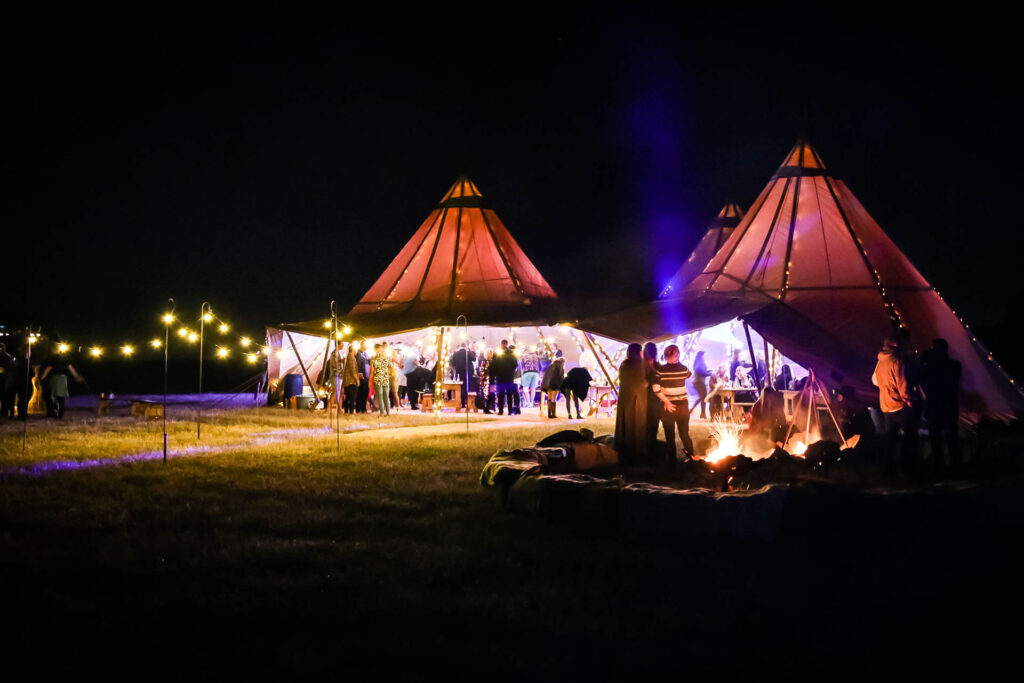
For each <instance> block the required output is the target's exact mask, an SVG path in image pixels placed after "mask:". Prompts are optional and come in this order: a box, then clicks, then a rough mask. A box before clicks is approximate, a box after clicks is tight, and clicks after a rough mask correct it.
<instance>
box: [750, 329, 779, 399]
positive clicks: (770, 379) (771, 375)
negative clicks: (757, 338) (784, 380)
mask: <svg viewBox="0 0 1024 683" xmlns="http://www.w3.org/2000/svg"><path fill="white" fill-rule="evenodd" d="M761 341H762V342H764V370H765V372H767V373H768V376H767V377H765V378H764V383H765V385H766V386H769V387H771V388H772V389H774V388H775V368H774V367H773V366H772V365H771V364H770V362H771V359H772V357H771V355H770V354H769V353H768V340H767V339H765V338H764V337H761ZM755 365H756V363H755Z"/></svg>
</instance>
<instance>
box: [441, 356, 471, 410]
mask: <svg viewBox="0 0 1024 683" xmlns="http://www.w3.org/2000/svg"><path fill="white" fill-rule="evenodd" d="M475 365H476V353H475V352H474V351H473V350H472V349H470V348H469V347H468V346H467V344H466V342H462V343H461V344H459V348H458V350H456V351H455V353H453V354H452V356H451V358H449V359H448V367H450V368H452V370H454V371H455V376H456V377H457V378H458V380H459V384H461V385H462V408H465V407H466V401H467V399H468V398H469V376H470V375H471V374H472V373H473V368H474V366H475Z"/></svg>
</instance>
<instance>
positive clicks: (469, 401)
mask: <svg viewBox="0 0 1024 683" xmlns="http://www.w3.org/2000/svg"><path fill="white" fill-rule="evenodd" d="M466 406H467V410H469V411H470V412H473V413H478V412H480V409H479V408H477V407H476V392H475V391H471V392H469V393H468V394H466ZM455 412H457V413H461V412H462V406H456V408H455Z"/></svg>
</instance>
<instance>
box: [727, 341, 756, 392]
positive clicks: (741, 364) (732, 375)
mask: <svg viewBox="0 0 1024 683" xmlns="http://www.w3.org/2000/svg"><path fill="white" fill-rule="evenodd" d="M752 367H754V364H753V363H751V362H750V361H745V360H740V350H739V349H733V352H732V362H731V363H729V381H730V382H732V383H733V384H735V383H736V374H737V372H736V371H737V370H738V369H739V368H752Z"/></svg>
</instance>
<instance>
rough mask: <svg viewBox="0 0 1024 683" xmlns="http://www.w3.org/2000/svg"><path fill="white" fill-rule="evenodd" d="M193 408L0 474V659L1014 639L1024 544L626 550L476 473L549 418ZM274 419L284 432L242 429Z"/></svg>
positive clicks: (317, 667)
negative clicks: (167, 448) (107, 461)
mask: <svg viewBox="0 0 1024 683" xmlns="http://www.w3.org/2000/svg"><path fill="white" fill-rule="evenodd" d="M208 419H209V427H208V428H204V435H203V443H204V444H205V443H207V442H209V443H210V444H216V445H218V446H221V447H224V450H222V451H217V452H210V453H208V454H205V455H203V456H202V457H180V458H173V459H171V460H170V461H169V462H168V463H166V464H164V463H162V462H159V461H154V462H133V463H128V464H123V465H118V466H104V467H90V468H84V469H79V470H76V471H65V472H54V473H51V474H48V475H45V476H24V475H8V476H6V477H4V478H3V480H2V481H0V581H2V585H3V586H4V588H5V592H4V599H3V606H2V612H0V616H2V619H0V621H2V624H3V630H4V633H3V641H2V642H3V643H4V646H5V650H6V652H8V653H9V656H10V657H19V658H23V659H25V660H26V661H31V662H32V663H33V665H34V666H35V667H36V670H37V671H40V672H41V671H43V670H46V669H50V668H61V669H68V670H71V671H73V672H82V671H84V670H85V669H86V668H93V667H99V668H100V669H101V670H102V671H104V672H106V673H108V674H110V675H117V676H119V675H120V674H125V673H127V674H130V675H133V677H139V676H145V677H150V676H151V675H158V676H162V675H164V674H169V673H172V672H174V673H184V674H186V675H202V676H204V677H205V676H211V677H212V676H219V677H230V678H232V679H237V678H239V677H241V676H243V675H253V676H258V677H260V678H263V677H269V676H279V675H285V674H287V673H289V672H291V673H298V674H300V675H306V676H313V675H316V676H318V677H326V676H331V677H332V678H342V677H346V676H356V677H358V679H360V680H362V679H365V678H369V677H370V676H373V677H374V678H381V677H383V678H385V679H393V678H395V677H397V676H398V675H399V674H405V675H410V674H411V675H417V676H420V677H426V676H427V675H428V672H443V673H444V674H445V675H446V676H454V677H458V678H470V677H472V678H483V679H487V678H502V679H504V678H512V677H515V678H518V679H523V678H524V677H525V678H535V679H542V680H543V679H548V678H555V677H563V678H564V677H565V676H573V677H577V676H583V675H586V676H593V677H599V678H606V677H611V676H615V677H620V676H623V675H630V674H633V675H637V674H639V675H644V674H652V673H655V672H659V673H661V672H665V671H666V670H668V671H670V672H672V673H676V674H678V675H679V676H686V675H693V674H695V673H702V674H704V675H709V674H713V675H716V676H720V675H723V674H724V675H728V674H729V673H739V672H750V671H754V672H768V671H769V670H772V669H778V668H781V669H787V670H791V671H811V670H816V671H833V672H835V671H836V669H835V667H836V666H837V663H839V664H842V666H843V668H842V669H841V671H842V672H843V673H850V672H851V671H854V670H860V669H866V670H871V671H875V670H877V669H879V668H882V667H891V666H892V662H894V661H899V662H902V663H903V664H905V665H909V666H914V667H915V668H916V670H917V671H923V670H926V669H927V668H929V664H930V665H935V664H937V663H941V662H946V663H947V665H952V663H953V661H954V660H956V661H957V662H959V661H960V660H961V659H963V657H962V655H964V654H965V652H967V653H970V652H973V649H974V648H978V647H985V648H986V653H987V654H986V655H985V657H982V658H979V660H978V661H977V662H976V663H977V664H978V665H979V666H980V665H982V664H984V665H986V666H987V665H994V664H996V663H998V662H999V661H1000V657H1001V655H1003V654H1005V655H1007V656H1009V655H1010V654H1012V652H1013V650H1012V648H1010V647H1009V644H1010V642H1011V641H1012V640H1013V639H1014V638H1016V635H1015V633H1016V632H1015V630H1013V629H1005V628H1003V626H1002V621H1003V620H1002V619H1001V618H1000V616H1005V615H1006V614H1007V613H1010V614H1012V613H1013V612H1014V610H1016V609H1019V608H1020V607H1021V593H1020V591H1019V588H1017V586H1018V584H1019V578H1018V577H1019V575H1020V570H1021V569H1022V563H1021V560H1020V558H1018V557H1017V552H1016V546H1017V545H1018V544H1019V539H991V538H987V537H981V536H979V537H977V538H973V539H971V538H962V537H957V538H956V539H950V541H949V542H948V543H934V542H932V541H925V540H922V539H914V538H907V539H897V540H896V542H894V541H893V539H885V540H884V541H882V540H880V541H879V543H878V544H872V545H869V546H867V547H865V546H864V545H863V543H861V544H859V545H857V546H855V547H851V546H850V545H849V544H847V543H844V541H843V539H836V538H821V539H802V540H801V541H799V542H789V543H783V544H774V545H764V544H758V543H735V542H734V543H725V542H720V541H714V540H708V541H701V542H696V541H695V542H687V543H679V542H672V543H667V542H666V543H660V542H658V541H656V540H654V541H652V540H644V541H640V540H637V539H631V538H620V537H618V536H617V534H616V533H615V532H614V531H612V530H609V529H602V528H599V527H596V526H590V527H583V528H580V527H576V526H569V525H566V524H559V523H553V522H551V521H547V520H542V519H539V518H533V517H528V516H522V515H517V514H512V513H508V512H505V511H502V510H501V509H500V507H499V506H498V504H497V502H496V500H495V498H494V496H493V494H492V493H490V492H488V491H485V490H483V489H482V488H481V487H480V484H479V474H480V470H481V468H482V466H483V464H484V462H485V461H486V459H487V458H488V456H489V455H490V454H491V453H492V452H493V451H494V450H496V449H498V448H504V447H510V446H519V445H524V444H530V443H533V442H535V441H536V440H537V439H539V438H541V437H543V436H545V435H547V434H548V433H550V432H552V431H554V430H555V429H558V428H562V427H564V426H566V423H565V422H563V421H559V422H557V423H553V424H552V425H550V426H549V425H547V424H545V425H542V426H517V427H512V426H508V427H506V428H504V429H493V428H488V427H487V426H486V425H487V424H488V423H480V424H476V425H471V428H470V434H469V435H465V434H462V433H440V434H437V433H434V434H431V433H429V430H423V429H414V428H404V427H400V425H403V424H406V421H410V420H418V422H417V424H423V421H422V419H421V418H419V417H399V418H397V419H393V421H392V422H391V423H389V424H390V425H391V428H383V429H380V428H377V427H376V423H375V422H374V424H373V425H371V426H372V427H374V428H373V429H363V428H360V429H353V430H352V431H350V432H349V433H347V434H345V435H343V436H342V439H341V448H340V451H336V450H335V438H334V436H333V435H332V434H325V433H323V432H322V427H323V426H324V424H325V421H324V420H323V419H322V418H319V417H317V416H306V415H301V416H299V415H295V414H294V413H286V412H284V411H274V410H266V409H264V410H253V411H242V412H233V413H223V414H217V415H211V416H209V418H208ZM462 419H464V418H462ZM428 423H432V418H430V419H429V420H428ZM170 424H171V432H172V435H173V441H172V443H173V444H174V447H175V448H187V447H189V446H190V445H194V432H191V431H190V430H193V429H194V423H191V422H189V417H188V416H187V415H178V416H173V417H172V420H171V422H170ZM355 424H357V422H356V421H354V420H353V422H352V425H353V426H354V425H355ZM586 424H587V425H588V426H591V428H593V429H595V431H597V432H598V433H601V432H606V431H608V430H609V429H610V421H607V420H603V421H601V422H600V423H597V424H594V423H593V422H591V421H588V422H587V423H586ZM3 429H4V431H3V432H2V433H0V439H2V440H3V441H2V447H3V450H2V451H0V457H2V461H0V462H2V463H3V466H8V467H9V466H17V465H23V464H25V463H27V462H35V461H38V460H40V459H46V458H56V459H75V458H78V459H82V460H89V459H93V458H96V457H110V456H113V455H117V454H119V453H128V452H136V451H142V450H147V449H150V450H151V449H155V448H156V447H157V446H155V445H154V435H155V436H156V437H159V436H160V434H161V432H160V428H159V424H158V423H156V424H155V423H136V422H132V421H128V420H124V419H121V420H115V419H109V420H106V419H101V420H98V421H96V420H90V421H85V422H71V423H66V424H59V425H55V424H44V423H42V422H34V423H33V424H32V425H31V429H32V431H31V432H30V439H31V445H30V448H29V449H28V451H27V452H26V455H25V456H24V457H23V456H22V455H21V453H20V447H21V441H20V438H21V436H20V432H18V431H16V428H11V427H10V426H5V427H4V428H3ZM154 430H155V431H154ZM307 430H316V431H307ZM424 431H426V432H427V433H425V434H424V433H423V432H424ZM265 432H277V433H278V434H279V435H280V434H284V435H285V437H286V438H285V439H284V440H273V441H267V440H266V439H263V440H261V439H260V438H258V437H253V436H252V435H253V434H255V433H265ZM1002 648H1005V649H1002ZM935 652H939V653H940V656H938V657H936V656H931V658H930V659H923V658H925V657H928V656H930V655H929V654H928V653H935ZM884 670H885V671H891V669H889V668H885V669H884Z"/></svg>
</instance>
